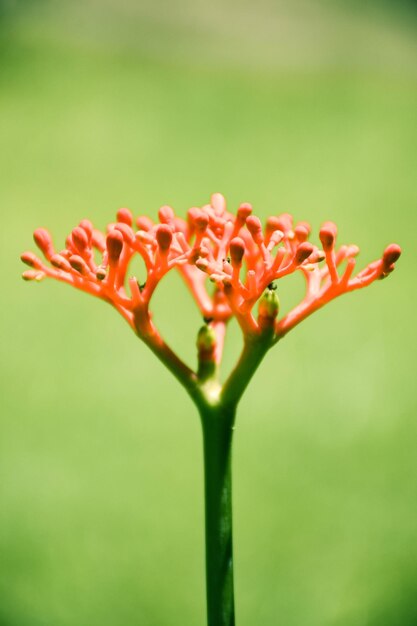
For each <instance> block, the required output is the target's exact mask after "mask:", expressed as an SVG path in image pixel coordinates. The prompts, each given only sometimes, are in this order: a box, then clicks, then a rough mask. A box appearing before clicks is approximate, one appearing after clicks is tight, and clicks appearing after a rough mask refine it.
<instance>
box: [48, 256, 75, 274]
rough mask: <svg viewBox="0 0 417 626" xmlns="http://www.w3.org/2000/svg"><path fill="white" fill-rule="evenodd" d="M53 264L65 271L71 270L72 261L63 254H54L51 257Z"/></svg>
mask: <svg viewBox="0 0 417 626" xmlns="http://www.w3.org/2000/svg"><path fill="white" fill-rule="evenodd" d="M51 265H53V266H54V267H57V268H58V269H60V270H64V271H65V272H70V271H71V265H70V263H69V262H68V260H67V259H66V258H65V257H63V256H62V255H61V254H54V256H53V257H51Z"/></svg>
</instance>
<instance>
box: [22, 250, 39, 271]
mask: <svg viewBox="0 0 417 626" xmlns="http://www.w3.org/2000/svg"><path fill="white" fill-rule="evenodd" d="M20 259H21V261H23V263H26V265H29V267H33V268H35V269H40V268H41V267H42V263H41V261H40V259H38V257H37V256H36V254H33V252H24V253H23V254H22V255H21V256H20Z"/></svg>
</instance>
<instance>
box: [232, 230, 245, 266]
mask: <svg viewBox="0 0 417 626" xmlns="http://www.w3.org/2000/svg"><path fill="white" fill-rule="evenodd" d="M229 250H230V259H231V261H232V265H233V267H235V266H239V265H241V263H242V259H243V256H244V254H245V242H244V241H243V239H241V238H240V237H234V238H233V239H232V241H231V242H230V248H229Z"/></svg>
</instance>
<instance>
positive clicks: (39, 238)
mask: <svg viewBox="0 0 417 626" xmlns="http://www.w3.org/2000/svg"><path fill="white" fill-rule="evenodd" d="M33 239H34V241H35V243H36V245H37V246H38V248H39V250H42V252H43V253H44V255H45V257H46V258H47V259H48V260H49V259H50V258H51V256H52V255H53V254H54V252H55V251H54V246H53V245H52V237H51V235H50V234H49V233H48V231H47V230H46V228H37V229H36V230H35V232H34V233H33Z"/></svg>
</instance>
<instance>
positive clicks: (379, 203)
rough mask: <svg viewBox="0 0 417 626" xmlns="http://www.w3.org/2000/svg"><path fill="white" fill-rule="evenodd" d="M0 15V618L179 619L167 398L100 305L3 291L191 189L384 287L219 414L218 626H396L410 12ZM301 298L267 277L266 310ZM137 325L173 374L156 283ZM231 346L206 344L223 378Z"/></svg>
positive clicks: (108, 4) (188, 337)
mask: <svg viewBox="0 0 417 626" xmlns="http://www.w3.org/2000/svg"><path fill="white" fill-rule="evenodd" d="M396 6H397V8H396V10H395V11H394V9H393V8H392V6H391V7H390V4H389V3H372V2H367V3H365V4H364V5H363V6H362V8H361V4H360V3H358V2H351V3H346V2H341V1H339V2H337V3H331V2H325V1H323V2H318V1H317V0H316V1H315V2H312V1H309V2H307V1H305V2H301V1H297V2H283V1H281V2H272V1H271V2H267V1H266V0H264V1H263V2H260V3H257V4H256V5H255V3H249V2H239V3H238V2H235V1H233V0H228V2H220V0H218V1H216V2H213V3H203V2H202V1H197V2H191V1H190V2H187V1H186V0H175V1H172V0H171V2H162V1H161V2H157V3H152V2H150V0H149V1H143V2H140V3H135V2H133V0H120V1H119V2H115V1H110V0H103V1H101V2H98V1H97V0H85V1H81V0H74V2H68V3H67V2H63V1H61V2H47V1H45V2H31V3H28V2H23V1H21V2H17V3H14V4H12V3H7V2H3V3H2V7H1V9H2V10H1V13H0V14H1V30H0V36H1V47H0V136H1V138H2V139H1V150H0V172H1V185H0V202H1V211H2V227H1V250H0V253H1V262H2V266H1V267H2V285H3V286H2V306H1V322H2V323H1V330H2V342H1V351H2V360H1V409H2V410H1V438H0V476H1V480H0V624H1V625H2V626H115V625H117V624H125V625H132V626H133V625H138V626H142V625H143V626H162V625H167V626H176V625H178V626H188V625H190V626H191V625H197V624H203V623H204V610H205V608H204V579H203V567H204V564H203V500H202V455H201V437H200V431H199V424H198V420H197V416H196V414H195V411H194V409H193V407H192V406H191V403H190V402H189V401H188V399H187V397H186V396H185V394H184V392H183V391H182V389H180V388H178V386H177V384H176V382H175V381H174V379H173V378H171V377H170V375H169V374H168V373H167V372H166V371H164V369H163V368H162V366H161V365H160V364H159V363H158V362H157V361H156V360H155V358H154V357H153V356H152V355H151V354H150V353H149V352H148V351H147V350H146V348H145V347H144V346H143V345H142V344H141V343H140V342H139V341H137V340H136V339H135V337H134V335H133V334H132V333H131V331H130V330H129V328H128V327H127V325H126V324H124V322H123V321H122V319H118V318H117V316H116V315H115V313H114V311H113V310H111V309H110V307H106V306H105V305H104V304H103V303H102V302H98V301H94V300H93V299H91V298H87V297H85V296H84V295H83V294H80V293H76V292H74V291H72V290H70V289H68V288H67V287H66V286H63V285H60V284H55V283H53V282H44V283H42V284H41V285H37V284H36V285H34V284H24V283H23V282H22V281H20V278H19V274H20V272H21V271H22V269H23V268H22V267H21V266H20V262H19V259H18V257H19V254H20V252H21V251H23V250H25V249H27V248H30V247H31V246H32V248H33V245H32V244H31V233H32V231H33V230H34V229H35V228H36V227H37V226H47V227H49V228H50V229H51V232H53V233H54V236H55V237H56V240H57V241H62V242H63V241H64V238H65V236H66V234H67V232H68V231H69V230H70V228H71V227H73V226H75V225H76V224H77V223H78V222H79V220H80V219H82V218H83V217H89V218H91V219H92V220H93V221H94V222H95V223H96V224H97V225H99V226H101V227H103V226H104V225H105V223H107V222H108V221H110V220H111V219H112V218H113V215H114V212H115V211H116V209H117V208H118V207H119V206H129V207H130V208H131V209H132V210H134V211H135V212H136V213H139V212H144V213H150V214H151V215H155V214H156V212H157V209H158V207H159V206H160V205H162V204H165V203H169V204H171V205H172V206H174V207H175V209H177V210H178V211H179V213H182V214H184V213H185V211H186V209H187V208H188V207H190V206H192V205H199V204H202V203H205V202H206V201H207V199H208V197H209V195H210V193H211V192H213V191H221V192H222V193H224V194H225V195H226V196H227V199H228V201H229V206H230V207H236V206H237V204H238V203H239V202H241V201H250V202H252V203H253V205H254V207H255V210H256V211H257V212H258V214H259V215H260V216H261V217H266V216H267V215H268V214H272V213H279V212H282V211H290V212H293V213H294V215H295V216H296V218H297V219H307V220H309V221H310V222H311V223H312V224H313V227H314V229H315V232H317V230H318V228H319V226H320V224H321V222H322V221H323V220H325V219H333V220H334V221H336V222H337V223H338V225H339V232H340V239H341V241H343V242H347V243H350V242H352V243H357V244H358V245H359V246H360V247H361V249H362V253H361V256H360V260H361V262H362V263H363V264H365V263H367V262H369V261H370V260H372V259H373V258H375V257H377V256H379V255H380V253H381V252H382V249H383V248H384V246H385V245H387V244H388V243H390V242H391V241H396V242H398V243H399V244H400V245H402V247H403V250H404V255H403V258H402V259H401V261H400V262H399V264H398V268H397V270H396V272H395V274H394V275H393V276H392V277H390V278H389V279H388V280H387V281H384V282H383V283H378V284H375V285H373V286H372V287H371V288H369V289H368V290H366V291H363V292H356V293H355V294H352V295H350V296H347V297H346V298H343V299H340V300H338V301H336V302H334V303H332V304H331V305H329V306H328V307H327V308H326V309H325V310H322V311H320V312H318V313H317V314H316V315H315V316H314V317H312V318H310V319H309V320H308V321H306V322H304V323H303V324H302V326H300V327H299V328H297V329H296V330H295V331H294V332H293V333H291V334H290V335H289V336H288V337H287V338H286V339H285V340H284V341H283V342H282V343H281V344H279V345H278V346H277V347H276V349H275V350H274V351H273V352H271V353H270V354H269V355H268V357H267V358H266V360H265V362H264V364H263V365H262V367H261V368H260V371H259V372H258V374H257V376H256V378H255V380H254V381H253V383H252V385H251V388H250V389H249V391H248V392H247V394H246V396H245V398H244V400H243V401H242V404H241V408H240V415H239V418H238V424H237V431H236V440H235V459H234V501H235V551H236V592H237V618H238V624H239V626H254V625H256V626H258V625H259V626H260V625H262V626H275V625H278V624H282V625H285V626H413V625H415V624H416V623H417V600H416V598H417V560H416V557H417V521H416V520H417V504H416V503H417V468H416V436H417V420H416V417H417V416H416V394H415V388H416V383H415V348H416V333H415V310H416V295H415V293H416V288H415V284H416V281H415V271H416V270H415V246H416V243H415V241H416V239H415V237H416V225H417V218H416V211H417V185H416V172H417V124H416V119H417V39H416V32H417V28H416V25H417V18H416V14H415V13H414V12H413V11H414V9H413V4H412V3H407V2H405V3H398V4H397V5H396ZM300 294H301V283H300V282H299V281H297V279H294V282H292V281H291V280H288V283H287V282H285V283H283V286H282V288H281V289H280V297H281V301H282V303H283V308H284V309H285V310H287V309H288V308H289V307H290V306H291V305H292V304H294V303H295V302H296V301H297V298H299V297H300ZM155 319H156V321H157V323H158V324H159V325H160V327H161V329H162V330H163V332H164V333H165V335H166V337H167V339H168V340H169V341H170V342H171V344H172V345H173V346H174V347H175V348H176V349H178V351H179V352H180V353H181V354H182V355H183V356H184V358H186V359H187V360H188V362H189V363H191V364H192V363H194V341H195V335H196V332H197V330H198V327H199V324H200V320H199V318H198V315H197V312H196V310H195V308H194V306H193V304H192V302H191V298H190V297H189V295H188V294H187V292H186V290H185V288H184V287H183V285H182V284H181V283H180V281H179V280H178V279H177V278H176V277H174V276H172V277H169V279H167V281H166V284H165V285H163V286H161V289H160V290H159V292H158V293H157V295H156V301H155ZM239 346H240V338H239V333H238V331H237V329H236V328H234V327H232V328H231V330H230V335H229V339H228V342H227V346H226V348H227V353H226V363H225V367H226V369H227V368H229V367H230V366H231V364H232V363H233V361H234V359H235V358H236V354H237V351H238V350H239Z"/></svg>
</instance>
